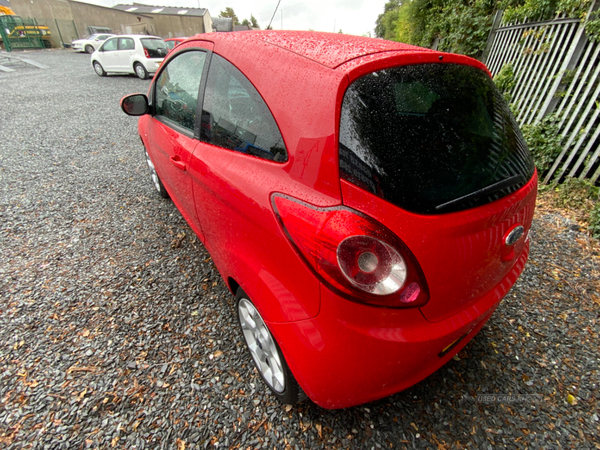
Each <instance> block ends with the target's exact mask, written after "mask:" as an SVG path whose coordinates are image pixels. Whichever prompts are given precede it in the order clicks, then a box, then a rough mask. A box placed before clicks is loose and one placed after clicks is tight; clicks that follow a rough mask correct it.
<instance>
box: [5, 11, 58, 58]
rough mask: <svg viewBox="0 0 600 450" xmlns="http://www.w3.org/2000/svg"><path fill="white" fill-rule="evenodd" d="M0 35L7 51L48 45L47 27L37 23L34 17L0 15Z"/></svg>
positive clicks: (48, 33) (48, 31)
mask: <svg viewBox="0 0 600 450" xmlns="http://www.w3.org/2000/svg"><path fill="white" fill-rule="evenodd" d="M0 37H2V43H3V44H4V47H5V48H6V51H9V52H11V51H13V50H15V49H37V48H45V47H46V46H48V47H49V46H50V41H49V39H50V30H49V29H48V27H46V26H44V25H38V23H37V22H36V20H35V19H22V18H21V17H19V16H0ZM46 42H47V44H46Z"/></svg>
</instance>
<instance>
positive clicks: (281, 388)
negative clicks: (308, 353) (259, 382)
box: [235, 287, 306, 405]
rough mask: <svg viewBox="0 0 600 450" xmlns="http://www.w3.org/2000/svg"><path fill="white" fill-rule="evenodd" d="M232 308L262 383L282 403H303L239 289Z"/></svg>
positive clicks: (268, 335)
mask: <svg viewBox="0 0 600 450" xmlns="http://www.w3.org/2000/svg"><path fill="white" fill-rule="evenodd" d="M235 309H236V312H237V317H238V323H239V325H240V329H241V331H242V336H243V337H244V341H245V342H246V346H247V347H248V350H249V351H250V355H251V356H252V360H253V362H254V365H255V367H256V369H257V370H258V373H259V374H260V376H261V378H262V379H263V381H264V382H265V383H266V384H267V386H268V387H269V388H270V389H271V391H272V392H273V394H275V396H276V397H277V398H278V399H279V401H281V402H282V403H284V404H287V405H295V404H297V403H299V402H301V401H303V400H304V399H305V398H306V395H305V394H304V391H302V389H301V388H300V386H299V385H298V382H297V381H296V378H294V375H293V374H292V371H291V370H290V368H289V367H288V365H287V362H286V361H285V358H284V356H283V354H282V353H281V349H280V348H279V345H278V344H277V341H275V339H274V338H273V335H272V334H271V332H270V331H269V328H268V327H267V325H266V324H265V321H264V320H263V318H262V316H261V315H260V313H259V312H258V310H257V309H256V307H255V306H254V304H253V303H252V301H251V300H250V297H248V295H247V294H246V293H245V292H244V290H243V289H242V288H241V287H239V288H238V290H237V294H236V297H235Z"/></svg>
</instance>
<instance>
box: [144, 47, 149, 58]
mask: <svg viewBox="0 0 600 450" xmlns="http://www.w3.org/2000/svg"><path fill="white" fill-rule="evenodd" d="M144 55H146V58H148V59H149V58H150V53H148V49H147V48H144Z"/></svg>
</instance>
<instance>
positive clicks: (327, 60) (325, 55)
mask: <svg viewBox="0 0 600 450" xmlns="http://www.w3.org/2000/svg"><path fill="white" fill-rule="evenodd" d="M195 38H196V39H198V38H199V39H207V40H210V41H213V42H215V43H218V42H225V41H230V42H231V41H234V42H235V44H236V46H238V45H239V46H247V45H248V46H251V45H252V44H254V45H255V44H256V43H257V42H264V43H267V44H270V46H269V47H271V50H272V51H273V52H281V51H288V52H292V53H295V54H297V55H299V56H302V57H304V58H308V59H310V60H312V61H314V62H316V63H318V64H321V65H323V66H326V67H329V68H331V69H335V68H336V67H338V66H340V65H342V64H344V63H346V62H348V61H350V60H353V59H355V58H360V57H362V56H367V55H372V54H376V53H382V52H415V51H416V52H428V51H431V50H428V49H423V48H421V47H416V46H413V45H408V44H402V43H399V42H393V41H387V40H383V39H373V38H367V37H362V36H351V35H347V34H341V33H323V32H314V31H273V30H269V31H266V30H265V31H238V32H231V33H209V34H204V35H197V36H195ZM232 43H233V42H232ZM261 50H263V49H261Z"/></svg>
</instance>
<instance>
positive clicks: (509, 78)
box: [494, 63, 516, 103]
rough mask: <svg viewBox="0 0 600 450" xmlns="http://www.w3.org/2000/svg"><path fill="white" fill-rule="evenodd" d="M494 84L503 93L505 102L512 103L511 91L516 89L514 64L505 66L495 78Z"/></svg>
mask: <svg viewBox="0 0 600 450" xmlns="http://www.w3.org/2000/svg"><path fill="white" fill-rule="evenodd" d="M494 83H496V86H497V87H498V89H499V90H500V92H502V95H503V96H504V100H506V101H507V103H508V102H509V101H510V91H511V90H512V88H514V87H515V83H516V81H515V70H514V68H513V65H512V63H508V64H504V65H503V66H502V68H501V69H500V71H499V72H498V73H497V74H496V76H495V77H494Z"/></svg>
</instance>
